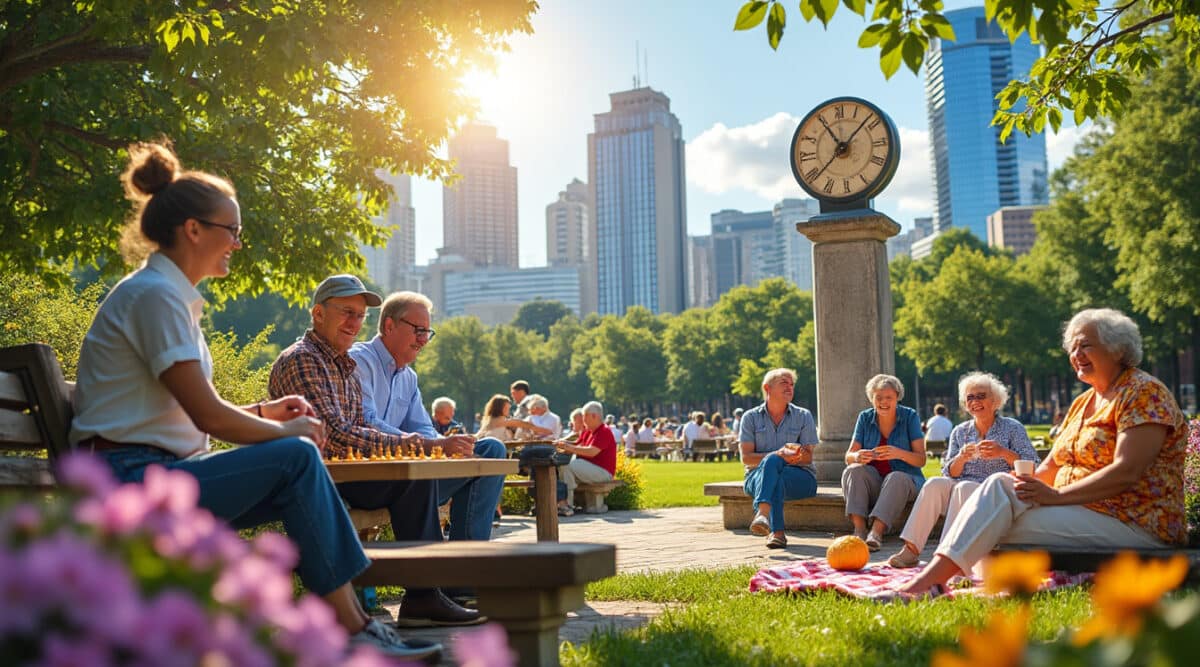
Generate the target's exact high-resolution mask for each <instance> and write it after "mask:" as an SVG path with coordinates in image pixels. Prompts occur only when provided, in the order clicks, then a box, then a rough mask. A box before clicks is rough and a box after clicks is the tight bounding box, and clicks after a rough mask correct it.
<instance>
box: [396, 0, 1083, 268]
mask: <svg viewBox="0 0 1200 667" xmlns="http://www.w3.org/2000/svg"><path fill="white" fill-rule="evenodd" d="M946 4H947V10H948V11H949V10H952V9H956V8H961V7H970V6H977V5H979V4H980V3H978V2H963V1H956V0H950V1H949V2H947V3H946ZM686 7H687V6H686V5H685V4H684V3H681V2H663V3H654V5H653V6H651V7H646V6H643V5H641V4H638V3H633V2H621V1H618V2H616V3H615V5H611V6H610V5H609V4H606V5H604V6H603V7H600V6H592V5H590V4H588V3H545V4H544V5H543V8H542V9H541V10H540V11H539V12H538V14H536V15H535V16H534V21H533V27H534V34H533V35H528V36H527V35H518V36H515V37H514V38H513V39H512V51H511V52H510V53H507V54H503V55H502V56H501V58H500V66H499V68H498V70H497V72H496V73H495V75H494V76H490V75H480V76H478V77H476V78H475V79H474V80H472V81H471V82H470V83H469V85H470V86H471V87H472V89H473V90H475V91H476V92H478V93H479V94H480V97H481V107H482V109H481V110H482V114H481V116H480V120H481V121H482V122H486V123H489V124H492V125H495V126H496V127H497V129H498V132H499V134H500V135H501V136H502V137H504V138H505V139H507V140H508V141H509V142H510V145H511V163H512V165H513V166H514V167H516V168H517V170H518V172H519V182H518V190H519V192H520V196H519V199H520V213H519V219H520V238H521V246H520V250H519V254H520V265H521V266H522V267H526V266H541V265H544V264H545V263H546V261H547V260H546V228H545V213H544V211H545V207H546V206H547V205H549V204H551V203H553V202H554V201H556V200H557V194H558V192H560V191H561V190H562V189H563V185H564V184H565V183H568V182H570V181H571V179H573V178H579V179H581V180H586V179H587V159H586V150H587V145H586V143H587V139H586V137H587V134H588V132H589V131H590V130H591V125H592V119H593V116H594V115H595V114H599V113H603V112H605V111H606V110H607V97H608V95H609V94H610V93H612V92H616V91H621V90H628V89H630V88H632V87H633V82H634V76H635V67H634V42H638V49H639V51H640V53H641V55H642V58H641V60H639V61H638V66H637V68H636V69H637V70H640V77H641V80H640V81H639V82H638V83H639V84H640V85H641V86H647V85H648V86H649V87H652V88H654V89H655V90H657V91H660V92H662V93H663V94H665V95H667V96H668V97H669V98H670V99H671V109H672V112H674V113H675V114H677V116H678V117H679V119H680V124H681V126H682V133H683V139H684V141H685V143H686V150H685V152H686V155H687V165H686V170H685V172H686V175H687V182H686V193H687V201H686V211H687V223H686V225H687V233H688V234H689V235H697V234H707V233H709V231H710V228H709V217H710V216H711V215H712V214H713V213H716V212H718V211H721V210H724V209H732V210H741V211H757V210H764V209H770V208H771V207H772V206H773V205H774V204H776V203H778V202H779V201H782V200H783V199H786V198H794V197H802V196H803V193H802V192H801V191H800V189H799V187H798V186H797V185H796V184H795V182H794V181H793V180H792V176H791V173H790V170H789V168H788V164H787V144H788V142H789V141H790V138H791V133H792V131H793V130H794V129H795V124H796V123H797V122H798V121H799V118H800V116H802V115H803V114H804V113H805V112H806V111H807V110H808V109H809V108H811V107H812V106H815V105H816V104H817V103H819V102H821V101H823V100H824V99H827V98H829V97H832V96H835V95H840V94H852V95H859V96H862V97H866V98H868V99H871V100H872V101H874V102H876V103H877V104H879V105H880V106H881V107H882V108H883V109H884V110H885V111H887V112H888V113H889V115H891V116H892V118H893V119H894V120H895V121H896V123H897V125H898V126H899V127H900V133H901V143H902V153H903V157H902V162H901V166H900V171H899V173H898V175H897V177H896V179H895V181H893V183H892V185H891V186H890V187H889V188H888V190H887V191H886V192H885V193H884V194H883V196H881V197H880V198H879V199H878V201H877V206H876V207H877V208H878V209H879V210H881V211H882V212H884V213H887V214H889V215H891V216H892V217H893V218H895V219H896V221H897V222H899V223H900V224H901V225H902V226H904V228H905V229H907V228H908V227H909V226H911V222H912V219H913V218H914V217H922V216H928V215H932V214H933V212H934V208H935V206H934V188H933V173H932V169H931V166H930V158H929V153H928V148H929V134H928V130H927V125H928V121H927V117H926V109H925V94H924V83H923V81H924V72H922V73H921V75H918V76H914V75H913V74H912V73H911V72H909V71H907V70H901V72H899V73H898V74H897V75H896V76H894V77H893V78H892V80H891V81H885V79H884V77H883V75H882V74H881V73H880V72H879V67H878V56H877V53H875V52H874V51H868V50H862V49H858V48H857V47H856V46H855V43H856V41H857V35H858V33H859V32H860V31H861V30H862V27H864V26H865V23H863V22H862V21H861V20H859V19H858V18H857V17H853V16H850V15H847V16H845V17H843V16H840V15H839V17H838V20H836V21H835V22H834V23H833V24H832V25H831V26H830V27H829V29H828V30H823V29H822V28H821V27H820V25H819V24H806V23H804V22H803V21H802V20H800V19H799V18H798V17H797V20H796V21H794V22H792V23H790V24H789V36H791V37H793V39H785V40H784V41H783V44H782V45H781V47H780V50H779V51H778V52H773V51H771V49H770V48H769V47H768V46H767V45H766V44H765V39H763V38H762V37H761V36H759V35H757V34H749V33H735V32H733V30H732V21H733V14H734V12H735V10H736V7H731V8H730V9H729V11H728V12H724V11H721V10H723V9H725V8H724V7H713V8H706V9H705V10H704V11H701V12H696V11H694V10H690V9H689V10H686V11H685V8H686ZM622 8H624V9H627V10H628V11H622ZM626 45H627V46H628V49H626V48H625V46H626ZM626 50H627V51H629V53H627V54H626V53H624V52H625V51H626ZM812 62H820V63H821V64H822V66H820V67H807V66H806V64H807V63H812ZM780 82H783V83H786V84H789V85H783V84H781V83H780ZM1079 134H1080V130H1079V129H1078V128H1064V132H1063V133H1061V134H1060V135H1058V136H1054V135H1047V137H1046V143H1047V147H1048V152H1049V161H1050V167H1051V169H1054V168H1056V167H1057V166H1058V165H1059V164H1060V163H1061V161H1062V160H1063V158H1064V157H1065V156H1066V155H1068V154H1069V152H1070V148H1071V147H1072V146H1073V145H1074V143H1075V141H1076V140H1077V138H1078V136H1079ZM413 189H414V207H415V208H416V215H417V262H418V263H419V264H425V263H427V262H428V261H429V259H431V258H432V257H433V256H434V254H435V249H436V248H437V247H440V246H441V245H442V239H441V234H442V221H441V220H440V215H439V214H440V211H441V209H442V201H441V186H440V184H436V183H432V182H430V181H427V180H424V179H420V178H414V187H413Z"/></svg>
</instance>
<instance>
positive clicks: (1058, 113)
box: [1047, 107, 1062, 134]
mask: <svg viewBox="0 0 1200 667" xmlns="http://www.w3.org/2000/svg"><path fill="white" fill-rule="evenodd" d="M1047 115H1048V116H1049V120H1050V127H1052V128H1054V133H1055V134H1058V130H1059V128H1061V127H1062V109H1057V108H1054V107H1051V108H1050V110H1049V111H1048V112H1047Z"/></svg>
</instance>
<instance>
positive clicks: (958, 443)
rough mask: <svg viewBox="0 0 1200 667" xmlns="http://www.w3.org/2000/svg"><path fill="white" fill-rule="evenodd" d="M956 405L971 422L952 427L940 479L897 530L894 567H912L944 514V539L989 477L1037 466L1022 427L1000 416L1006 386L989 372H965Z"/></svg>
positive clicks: (931, 483)
mask: <svg viewBox="0 0 1200 667" xmlns="http://www.w3.org/2000/svg"><path fill="white" fill-rule="evenodd" d="M958 400H959V403H960V404H961V405H963V406H964V407H965V408H966V411H967V414H969V415H971V418H970V419H968V420H967V421H965V422H963V423H961V424H959V425H958V426H956V427H954V430H953V431H951V432H950V441H949V445H948V446H947V448H946V453H945V454H944V455H943V456H942V475H944V476H943V477H934V478H933V479H931V480H928V481H927V482H925V484H924V485H923V486H922V487H921V493H920V495H918V496H917V502H916V503H914V504H913V509H912V513H910V514H909V515H908V521H907V522H905V524H904V530H902V531H900V539H902V540H904V548H903V549H901V550H900V551H899V552H898V553H896V554H895V555H893V556H892V557H891V558H889V559H888V565H891V566H892V567H898V568H907V567H916V565H917V564H918V563H919V562H920V560H921V550H922V549H924V548H925V541H926V540H928V539H929V533H931V532H933V526H934V524H935V523H937V520H938V517H940V516H942V515H943V514H945V515H946V520H945V522H944V524H943V527H942V534H943V535H945V533H946V529H947V528H949V527H950V524H951V523H953V522H954V517H956V516H957V515H958V512H959V510H960V509H961V508H962V506H963V503H965V502H966V500H967V498H968V497H970V495H971V494H972V493H974V492H975V489H977V488H979V485H980V484H982V483H983V481H984V480H986V479H987V478H988V476H990V475H993V474H995V473H1008V472H1011V471H1012V469H1013V462H1014V461H1017V460H1025V461H1032V462H1033V463H1034V464H1035V465H1036V464H1037V452H1035V451H1034V450H1033V443H1031V442H1029V434H1028V433H1026V432H1025V427H1024V426H1023V425H1022V424H1021V422H1019V421H1017V420H1016V419H1013V418H1012V417H1002V416H1000V408H1002V407H1004V404H1005V403H1006V402H1007V401H1008V387H1005V386H1004V383H1003V382H1000V380H999V379H997V378H996V376H995V375H992V374H991V373H979V372H976V373H968V374H966V375H964V376H963V377H962V378H961V379H960V380H959V381H958Z"/></svg>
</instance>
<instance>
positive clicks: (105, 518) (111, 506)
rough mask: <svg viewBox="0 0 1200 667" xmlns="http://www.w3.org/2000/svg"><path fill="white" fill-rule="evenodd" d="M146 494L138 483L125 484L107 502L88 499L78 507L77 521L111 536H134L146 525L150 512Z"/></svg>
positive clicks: (106, 498) (111, 494)
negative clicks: (133, 534) (144, 523)
mask: <svg viewBox="0 0 1200 667" xmlns="http://www.w3.org/2000/svg"><path fill="white" fill-rule="evenodd" d="M150 509H151V508H150V504H149V503H148V502H147V499H146V494H145V492H143V491H142V489H141V487H140V486H139V485H137V484H124V485H122V486H120V487H118V488H117V489H116V490H115V491H113V492H112V493H110V494H108V496H107V497H105V498H104V499H94V498H93V499H87V500H84V501H83V502H81V503H79V505H77V506H76V508H75V519H76V520H77V521H79V522H80V523H82V524H85V525H90V526H95V527H96V528H97V529H99V530H100V531H101V532H102V533H105V534H108V535H116V536H123V535H130V534H132V533H134V532H135V531H137V530H139V529H141V528H142V526H143V522H144V521H145V519H146V515H147V514H148V513H149V512H150Z"/></svg>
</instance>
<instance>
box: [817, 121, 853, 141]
mask: <svg viewBox="0 0 1200 667" xmlns="http://www.w3.org/2000/svg"><path fill="white" fill-rule="evenodd" d="M817 120H819V121H821V124H822V125H824V126H825V130H826V131H828V132H829V136H831V137H833V140H834V141H836V142H838V143H839V144H840V143H842V140H841V139H838V136H837V135H836V134H834V132H833V128H831V127H829V123H826V122H825V119H824V118H821V117H820V116H817ZM859 127H862V126H861V125H860V126H859Z"/></svg>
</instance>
